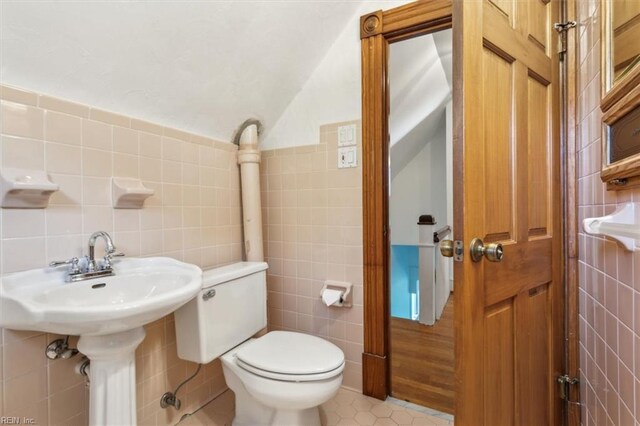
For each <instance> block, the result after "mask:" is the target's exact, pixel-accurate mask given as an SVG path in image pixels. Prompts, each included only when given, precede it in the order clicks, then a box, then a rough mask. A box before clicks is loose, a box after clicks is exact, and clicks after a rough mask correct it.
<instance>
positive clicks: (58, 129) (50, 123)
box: [44, 111, 82, 145]
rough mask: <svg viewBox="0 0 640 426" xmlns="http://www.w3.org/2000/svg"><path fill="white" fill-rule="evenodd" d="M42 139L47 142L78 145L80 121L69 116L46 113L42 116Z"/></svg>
mask: <svg viewBox="0 0 640 426" xmlns="http://www.w3.org/2000/svg"><path fill="white" fill-rule="evenodd" d="M44 137H45V139H46V140H47V141H49V142H59V143H66V144H69V145H80V142H81V140H82V120H81V119H80V118H79V117H75V116H73V115H69V114H62V113H59V112H54V111H46V112H45V115H44Z"/></svg>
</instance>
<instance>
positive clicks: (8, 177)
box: [0, 168, 59, 209]
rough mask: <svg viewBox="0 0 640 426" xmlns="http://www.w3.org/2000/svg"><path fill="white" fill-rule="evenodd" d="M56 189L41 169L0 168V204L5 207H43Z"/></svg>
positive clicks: (57, 187)
mask: <svg viewBox="0 0 640 426" xmlns="http://www.w3.org/2000/svg"><path fill="white" fill-rule="evenodd" d="M58 189H59V186H58V185H57V184H55V183H53V182H51V180H50V179H49V176H47V174H46V173H45V172H44V171H43V170H27V169H13V168H2V169H1V170H0V206H2V208H5V209H6V208H9V209H43V208H45V207H47V205H48V204H49V197H51V194H53V193H54V192H56V191H57V190H58Z"/></svg>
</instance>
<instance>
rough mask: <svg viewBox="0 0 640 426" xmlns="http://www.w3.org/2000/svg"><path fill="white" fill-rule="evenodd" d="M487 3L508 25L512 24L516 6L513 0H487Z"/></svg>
mask: <svg viewBox="0 0 640 426" xmlns="http://www.w3.org/2000/svg"><path fill="white" fill-rule="evenodd" d="M488 3H489V4H490V5H491V6H492V7H494V8H495V9H496V10H497V11H498V12H499V13H500V14H501V15H502V17H503V18H504V20H505V21H506V22H508V23H509V25H513V21H514V17H513V15H514V12H515V10H516V6H517V5H516V3H515V2H514V1H513V0H488Z"/></svg>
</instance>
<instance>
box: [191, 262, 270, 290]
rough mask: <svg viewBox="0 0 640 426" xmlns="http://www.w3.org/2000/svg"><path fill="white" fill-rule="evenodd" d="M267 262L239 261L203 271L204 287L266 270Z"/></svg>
mask: <svg viewBox="0 0 640 426" xmlns="http://www.w3.org/2000/svg"><path fill="white" fill-rule="evenodd" d="M268 268H269V265H267V263H266V262H238V263H232V264H230V265H226V266H221V267H219V268H213V269H207V270H205V271H203V273H202V288H207V287H213V286H215V285H218V284H222V283H226V282H229V281H231V280H235V279H238V278H242V277H246V276H247V275H251V274H255V273H258V272H262V271H265V270H267V269H268Z"/></svg>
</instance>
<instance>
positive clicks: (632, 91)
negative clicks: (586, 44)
mask: <svg viewBox="0 0 640 426" xmlns="http://www.w3.org/2000/svg"><path fill="white" fill-rule="evenodd" d="M612 6H613V5H612V3H611V1H610V0H601V1H600V10H601V13H602V17H601V25H600V45H601V49H600V75H601V95H602V96H601V98H602V99H601V102H600V109H601V110H602V113H603V115H602V126H601V127H602V130H601V131H602V133H601V138H600V140H601V142H600V144H601V155H602V168H601V171H600V179H601V180H602V181H603V182H605V183H606V184H607V190H610V191H611V190H623V189H629V188H635V187H640V154H635V155H632V156H630V157H628V158H625V159H623V160H620V161H616V162H615V163H611V164H610V163H609V158H610V155H609V127H610V126H611V125H613V124H614V123H615V122H616V121H618V120H619V119H621V118H622V117H624V116H625V115H626V114H627V113H628V112H630V111H631V110H633V109H634V108H636V107H638V106H640V63H637V64H635V65H634V66H633V67H631V68H630V69H629V70H628V71H625V73H624V74H623V75H622V76H621V77H619V78H618V79H617V80H615V81H614V77H613V70H612V65H611V62H612V58H611V57H612V55H613V50H612V47H611V45H612V43H613V36H612V32H613V28H612V22H611V20H612V15H613V13H612V10H611V8H612ZM619 183H622V184H621V185H620V184H619Z"/></svg>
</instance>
